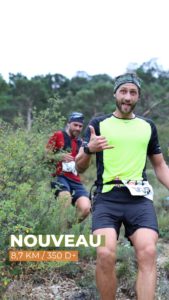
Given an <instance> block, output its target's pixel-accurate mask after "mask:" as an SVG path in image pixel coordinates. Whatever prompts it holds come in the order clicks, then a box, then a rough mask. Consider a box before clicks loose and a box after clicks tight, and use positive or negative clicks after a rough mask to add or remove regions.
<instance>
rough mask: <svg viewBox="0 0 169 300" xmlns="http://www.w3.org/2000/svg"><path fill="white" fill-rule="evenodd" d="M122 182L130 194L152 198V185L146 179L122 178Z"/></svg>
mask: <svg viewBox="0 0 169 300" xmlns="http://www.w3.org/2000/svg"><path fill="white" fill-rule="evenodd" d="M122 182H123V184H124V185H125V186H126V187H127V188H128V190H129V191H130V193H131V195H133V196H144V197H146V198H148V199H150V200H153V196H154V192H153V188H152V186H151V185H150V184H149V183H148V181H140V182H137V183H136V182H135V181H132V180H131V181H127V180H122Z"/></svg>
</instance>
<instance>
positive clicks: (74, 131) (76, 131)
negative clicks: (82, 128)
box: [69, 129, 80, 137]
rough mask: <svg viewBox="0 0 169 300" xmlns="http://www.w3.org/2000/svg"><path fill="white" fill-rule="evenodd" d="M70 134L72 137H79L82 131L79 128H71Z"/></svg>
mask: <svg viewBox="0 0 169 300" xmlns="http://www.w3.org/2000/svg"><path fill="white" fill-rule="evenodd" d="M69 134H70V136H72V137H78V136H79V134H80V132H79V131H78V130H71V129H69Z"/></svg>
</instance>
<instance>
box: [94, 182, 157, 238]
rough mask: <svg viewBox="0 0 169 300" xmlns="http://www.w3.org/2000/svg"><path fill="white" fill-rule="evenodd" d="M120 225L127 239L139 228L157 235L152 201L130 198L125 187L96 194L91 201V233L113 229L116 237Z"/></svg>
mask: <svg viewBox="0 0 169 300" xmlns="http://www.w3.org/2000/svg"><path fill="white" fill-rule="evenodd" d="M122 224H124V227H125V237H127V238H128V237H129V236H131V235H132V234H133V233H134V232H135V231H136V230H137V229H139V228H150V229H153V230H155V231H156V232H157V233H158V223H157V217H156V212H155V209H154V205H153V201H151V200H149V199H147V198H145V197H143V196H132V195H131V194H130V192H129V190H128V189H127V188H126V187H114V188H113V189H112V190H111V191H110V192H107V193H98V194H97V195H96V196H95V197H94V201H93V214H92V231H95V230H96V229H101V228H114V229H115V230H116V232H117V237H118V236H119V232H120V227H121V225H122Z"/></svg>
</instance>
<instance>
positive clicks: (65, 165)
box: [62, 161, 77, 175]
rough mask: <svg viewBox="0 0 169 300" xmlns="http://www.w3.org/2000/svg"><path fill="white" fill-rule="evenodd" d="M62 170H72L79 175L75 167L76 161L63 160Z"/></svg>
mask: <svg viewBox="0 0 169 300" xmlns="http://www.w3.org/2000/svg"><path fill="white" fill-rule="evenodd" d="M62 171H63V172H70V173H73V174H74V175H77V170H76V168H75V161H70V162H67V163H66V162H62Z"/></svg>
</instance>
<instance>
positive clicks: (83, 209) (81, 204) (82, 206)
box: [76, 197, 91, 217]
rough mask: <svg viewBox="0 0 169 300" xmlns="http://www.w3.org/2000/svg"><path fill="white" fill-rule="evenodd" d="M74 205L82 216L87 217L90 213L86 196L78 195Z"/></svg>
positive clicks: (89, 204)
mask: <svg viewBox="0 0 169 300" xmlns="http://www.w3.org/2000/svg"><path fill="white" fill-rule="evenodd" d="M76 207H77V208H78V210H79V211H80V213H81V216H82V217H87V216H88V215H89V214H90V210H91V203H90V200H89V199H88V198H87V197H84V198H83V197H80V198H79V199H78V200H77V202H76Z"/></svg>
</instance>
